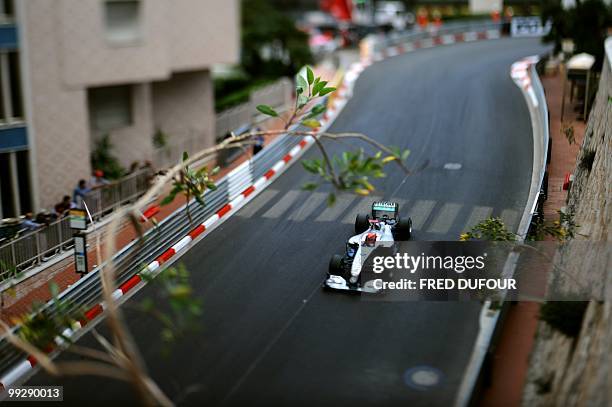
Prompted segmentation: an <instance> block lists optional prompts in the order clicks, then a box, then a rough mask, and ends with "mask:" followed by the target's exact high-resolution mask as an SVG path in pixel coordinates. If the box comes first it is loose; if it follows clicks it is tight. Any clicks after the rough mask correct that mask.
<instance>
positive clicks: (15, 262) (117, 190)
mask: <svg viewBox="0 0 612 407" xmlns="http://www.w3.org/2000/svg"><path fill="white" fill-rule="evenodd" d="M151 175H152V171H151V170H149V169H145V170H141V171H138V172H136V173H134V174H132V175H129V176H127V177H125V178H124V179H122V180H121V181H118V182H115V183H112V184H110V185H107V186H104V187H103V188H99V189H95V190H93V191H91V192H89V193H88V194H87V196H86V197H85V202H86V203H87V206H88V207H89V208H90V210H91V211H92V214H93V216H94V218H96V219H99V218H101V217H102V216H104V215H105V214H107V213H110V212H112V211H113V210H115V209H116V208H118V207H119V206H121V205H124V204H126V203H127V202H130V201H133V200H135V199H136V198H138V197H139V196H141V195H142V194H143V193H144V192H145V191H146V190H147V189H148V188H149V179H150V177H151ZM72 247H73V239H72V230H71V229H70V225H69V220H68V218H66V217H64V218H61V219H59V220H57V221H55V222H53V223H51V224H49V225H48V226H42V227H40V228H39V229H37V230H35V231H32V232H28V233H27V234H25V235H23V236H20V237H17V238H16V239H12V240H10V241H9V242H7V243H6V244H4V245H2V246H0V283H1V282H2V281H5V280H6V279H7V278H10V277H14V276H15V274H17V273H21V272H23V271H26V270H28V269H31V268H33V267H35V266H38V265H40V264H42V263H43V262H45V261H48V260H49V259H51V258H52V257H53V256H55V255H57V254H60V253H62V252H63V251H66V250H71V249H72Z"/></svg>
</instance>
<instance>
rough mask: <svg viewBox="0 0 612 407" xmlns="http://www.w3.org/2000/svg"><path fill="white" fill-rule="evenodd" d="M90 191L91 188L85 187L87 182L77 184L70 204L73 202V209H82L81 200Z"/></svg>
mask: <svg viewBox="0 0 612 407" xmlns="http://www.w3.org/2000/svg"><path fill="white" fill-rule="evenodd" d="M90 191H91V188H89V187H88V186H87V181H85V180H84V179H82V180H80V181H79V184H78V185H77V187H76V188H75V189H74V192H73V193H72V202H74V204H75V207H77V208H83V200H84V199H85V196H86V195H87V194H88V193H89V192H90Z"/></svg>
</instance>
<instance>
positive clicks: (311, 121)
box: [302, 119, 321, 129]
mask: <svg viewBox="0 0 612 407" xmlns="http://www.w3.org/2000/svg"><path fill="white" fill-rule="evenodd" d="M302 124H303V125H304V126H306V127H310V128H311V129H318V128H319V127H321V123H319V121H318V120H315V119H308V120H304V121H302Z"/></svg>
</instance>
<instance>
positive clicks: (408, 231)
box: [395, 218, 412, 240]
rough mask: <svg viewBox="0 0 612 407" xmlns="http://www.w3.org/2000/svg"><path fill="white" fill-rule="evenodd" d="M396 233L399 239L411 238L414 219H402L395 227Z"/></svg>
mask: <svg viewBox="0 0 612 407" xmlns="http://www.w3.org/2000/svg"><path fill="white" fill-rule="evenodd" d="M395 234H396V236H397V239H398V240H410V237H411V236H412V219H410V218H408V219H400V221H399V222H398V224H397V226H396V227H395Z"/></svg>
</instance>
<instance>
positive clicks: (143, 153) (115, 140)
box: [91, 83, 154, 168]
mask: <svg viewBox="0 0 612 407" xmlns="http://www.w3.org/2000/svg"><path fill="white" fill-rule="evenodd" d="M131 87H132V125H131V126H128V127H123V128H120V129H117V130H111V131H104V132H100V133H97V134H92V142H94V143H95V141H97V140H99V139H100V138H101V137H102V136H104V135H105V134H108V135H109V136H110V141H111V144H112V146H113V151H112V154H113V155H114V156H115V157H117V158H118V159H119V162H120V163H121V164H122V165H123V166H124V167H126V168H129V166H130V164H131V163H133V162H134V161H139V162H140V163H142V162H143V161H146V160H150V159H151V156H152V153H153V133H154V126H153V106H152V103H151V99H152V91H151V84H149V83H141V84H136V85H132V86H131ZM94 143H92V144H91V145H92V146H93V145H95V144H94Z"/></svg>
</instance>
